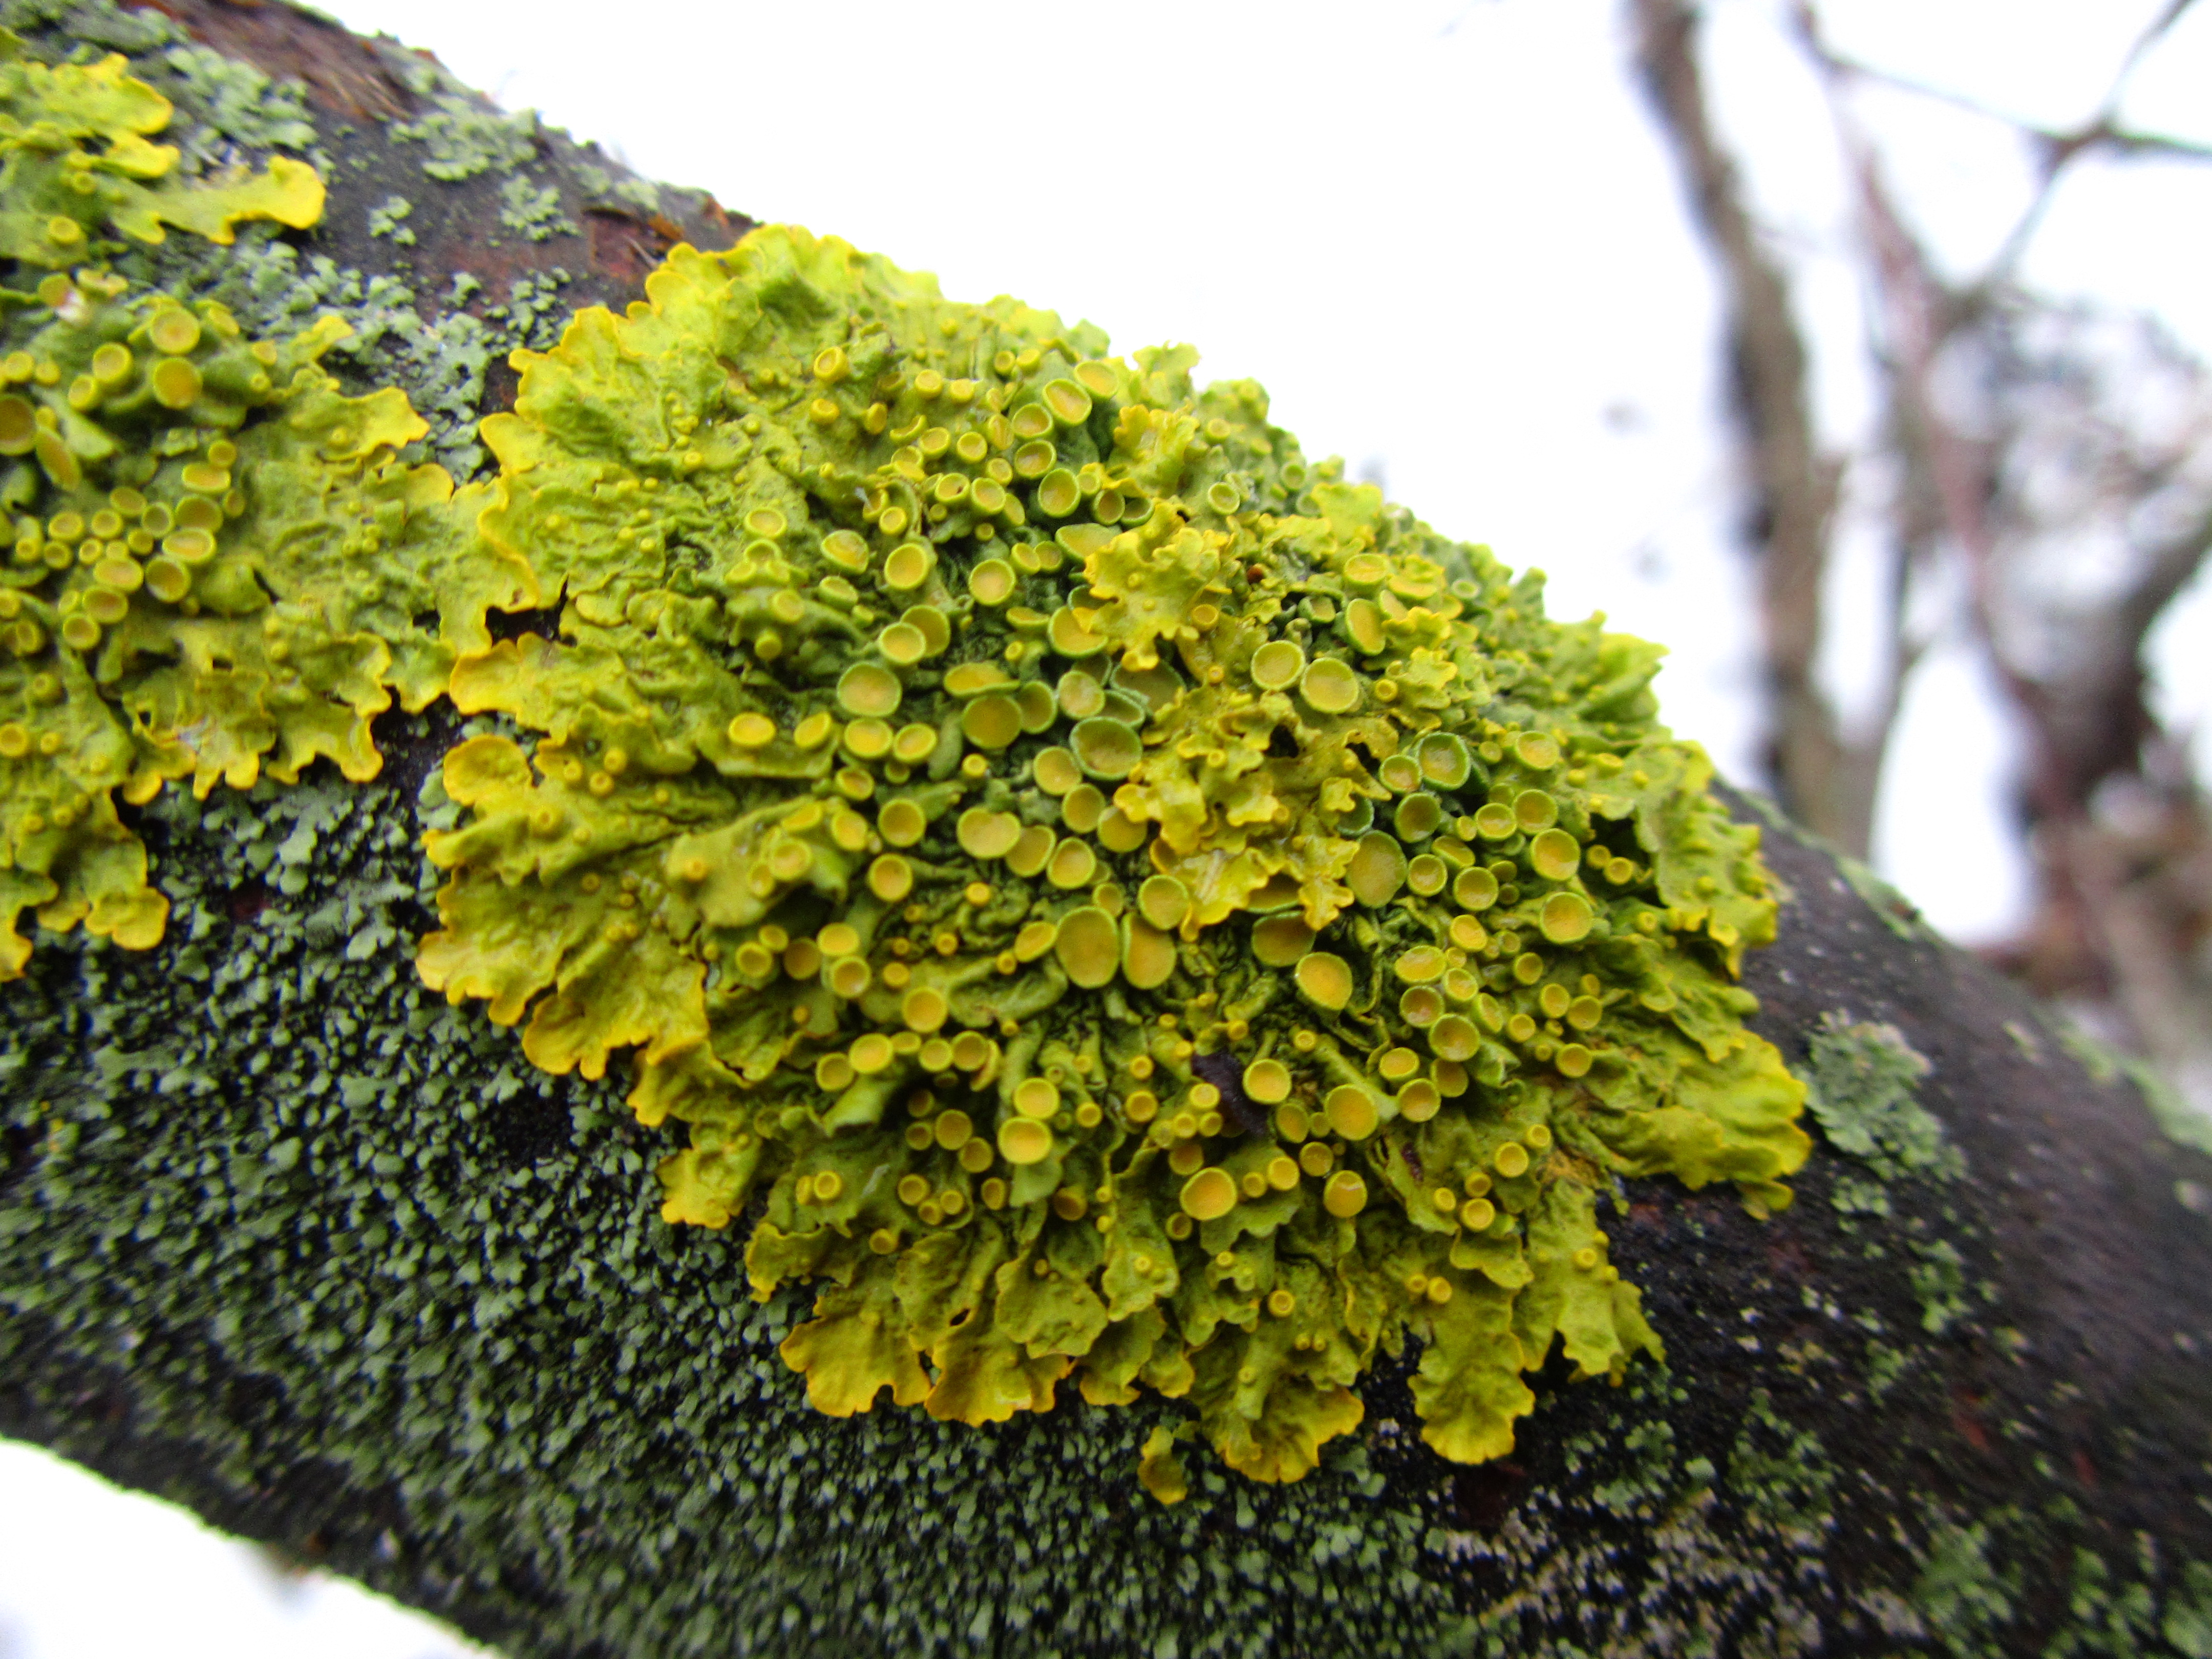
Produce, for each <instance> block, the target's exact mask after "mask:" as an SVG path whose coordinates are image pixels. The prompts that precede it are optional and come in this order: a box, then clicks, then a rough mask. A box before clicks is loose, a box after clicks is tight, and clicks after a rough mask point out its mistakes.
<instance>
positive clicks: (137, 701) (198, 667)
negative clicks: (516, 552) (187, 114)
mask: <svg viewBox="0 0 2212 1659" xmlns="http://www.w3.org/2000/svg"><path fill="white" fill-rule="evenodd" d="M15 50H16V46H15V40H14V37H12V36H9V35H7V34H6V33H4V31H0V110H4V111H5V112H6V113H7V115H8V117H9V120H11V121H12V123H13V125H6V124H5V123H0V204H5V208H6V210H5V211H4V212H0V228H4V235H5V236H8V237H13V238H14V240H0V257H4V258H8V259H10V260H13V261H15V262H17V264H19V265H21V264H30V265H37V264H42V263H49V262H51V259H52V257H53V256H54V254H55V251H56V250H63V251H66V252H70V253H72V254H74V255H76V256H77V257H80V258H88V259H89V260H91V261H93V263H88V264H82V265H79V266H77V267H76V270H74V271H73V272H71V271H62V270H50V271H48V272H46V274H45V275H44V276H37V277H35V279H34V280H33V281H31V282H30V283H28V289H29V291H28V292H24V293H20V294H16V295H14V296H13V298H12V301H11V303H10V304H9V306H8V307H6V310H5V314H4V319H0V507H4V509H5V511H6V513H8V515H9V530H10V531H11V532H12V535H11V536H10V537H9V540H10V541H11V542H12V548H11V550H10V551H9V553H8V554H7V555H6V556H4V557H0V979H5V978H11V977H13V976H15V975H17V974H19V973H21V971H22V969H23V966H24V963H25V962H26V961H27V959H28V957H29V952H30V943H29V941H28V939H26V938H25V937H24V936H23V935H22V934H21V933H20V932H19V931H18V928H17V923H18V921H19V918H20V916H21V913H22V912H23V911H24V910H25V909H31V910H33V912H34V914H35V915H36V919H37V921H39V923H40V925H41V926H44V927H48V928H54V929H63V928H68V927H75V926H76V925H78V924H80V923H82V925H84V926H86V927H89V928H90V929H91V930H92V931H93V932H94V933H100V934H103V935H106V936H107V937H110V938H112V939H114V940H115V941H116V942H118V944H121V945H127V946H131V947H134V948H145V947H148V946H150V945H154V944H155V943H156V942H158V941H159V939H161V936H162V933H163V930H164V927H165V926H166V921H167V913H168V902H167V900H166V899H165V898H164V897H163V896H161V892H160V891H159V890H158V889H157V888H155V887H153V886H150V885H149V884H148V882H147V879H146V876H147V866H146V854H145V849H144V848H143V845H142V844H141V843H140V842H139V841H138V839H137V836H135V835H134V834H133V833H132V832H131V829H129V828H127V827H126V826H125V824H124V823H123V822H122V821H121V820H120V819H119V818H118V815H117V812H116V807H115V797H116V795H117V794H118V793H120V794H121V796H122V797H123V799H125V800H126V801H129V802H132V803H143V802H144V801H146V800H148V799H151V798H152V796H153V795H154V794H155V793H156V792H157V791H159V790H160V789H161V788H162V787H163V786H164V785H165V784H167V782H169V781H173V780H182V779H189V780H190V781H191V784H192V787H194V789H195V790H196V791H197V792H198V793H201V794H203V795H204V794H205V793H207V791H208V790H209V789H210V788H211V787H213V786H214V785H215V784H216V782H217V781H225V782H228V783H229V784H231V785H234V786H236V787H246V786H247V785H250V784H252V782H253V781H255V779H256V778H257V777H258V776H259V775H260V774H261V772H262V770H263V769H264V765H265V766H266V768H267V769H268V770H270V772H272V773H273V774H275V775H276V776H278V777H280V778H283V779H285V780H288V781H289V780H291V779H294V778H296V777H297V776H298V775H299V773H300V770H301V768H302V767H304V766H305V765H307V763H309V762H311V761H313V760H314V759H315V758H317V757H330V758H331V759H333V760H335V761H336V762H337V764H338V765H339V767H340V769H342V770H343V772H344V773H345V774H346V775H348V776H349V777H353V778H363V777H367V776H369V775H372V774H374V771H375V770H376V768H377V763H378V761H377V755H376V751H375V750H374V746H373V745H372V744H370V741H369V735H368V722H369V720H371V719H372V718H373V717H374V715H375V714H377V713H379V712H380V711H381V710H382V709H383V708H386V707H387V706H388V705H389V704H390V703H392V702H393V701H394V699H395V696H396V697H397V698H398V699H399V700H401V701H404V702H405V703H406V705H407V706H408V707H410V708H421V707H422V706H423V705H424V704H425V703H427V702H428V701H429V700H430V699H431V698H433V697H435V696H438V695H440V694H441V692H442V691H443V690H444V689H445V682H446V677H447V672H448V671H450V669H451V667H452V665H453V660H454V659H455V657H456V656H457V655H459V653H461V652H463V651H465V650H468V649H471V648H474V647H478V646H481V645H483V644H484V643H488V639H487V637H486V636H485V635H484V634H483V611H484V608H485V607H486V605H509V604H513V603H517V602H520V599H521V597H522V596H523V595H524V594H525V593H526V575H525V573H523V572H521V570H520V567H517V566H515V565H513V563H512V562H510V561H506V560H503V559H502V558H501V556H498V555H496V554H495V553H493V552H492V551H491V550H489V548H488V547H486V546H484V545H483V544H482V543H480V542H478V541H477V538H476V537H475V535H474V532H473V528H472V524H471V520H472V519H473V515H474V513H475V512H476V511H477V506H478V505H479V504H477V503H475V502H471V501H459V502H457V501H455V500H454V498H453V489H452V485H451V483H450V481H449V480H447V478H446V477H445V475H444V474H443V473H441V472H439V471H437V470H436V469H435V468H414V469H410V468H407V467H404V466H402V465H399V464H398V460H397V459H396V458H397V454H398V451H399V449H400V448H401V447H404V445H406V444H407V443H409V442H410V441H412V440H413V439H415V438H416V437H419V436H420V435H422V432H423V431H424V429H425V428H424V425H423V422H422V421H421V420H420V419H419V418H418V417H416V415H415V414H414V412H413V411H412V410H410V409H409V407H408V405H407V400H406V398H405V397H404V395H403V394H402V393H400V392H397V391H385V392H378V393H376V394H374V396H372V397H368V398H346V397H344V396H343V395H341V394H340V393H339V392H338V391H337V387H336V384H335V382H333V381H332V380H331V378H330V377H329V376H328V375H327V374H325V373H324V372H323V371H322V370H321V369H320V368H319V367H318V362H319V358H320V357H321V356H322V355H323V354H324V353H325V351H327V350H328V349H329V348H330V347H331V345H333V344H334V343H337V341H338V340H340V339H343V337H345V335H346V332H347V330H346V328H345V325H343V323H341V322H340V321H338V320H337V319H336V318H325V319H322V320H320V321H319V322H318V323H316V324H315V325H313V326H312V327H310V328H308V329H307V330H306V331H304V332H302V333H301V334H300V335H298V336H296V337H292V338H289V339H284V340H263V339H253V338H250V337H248V336H247V335H246V331H244V330H242V329H241V328H240V325H239V324H238V322H237V321H236V319H234V317H233V316H232V315H231V313H229V312H228V311H227V310H226V309H225V308H224V307H222V306H220V305H217V304H214V303H212V302H200V303H197V304H187V303H185V302H184V301H180V300H179V299H177V298H175V297H173V296H172V295H167V294H162V293H158V292H152V291H147V290H143V289H140V290H137V291H134V290H133V289H131V285H130V284H129V283H127V282H126V281H125V279H124V278H122V277H121V276H118V275H116V274H114V273H113V271H112V270H109V269H106V267H105V265H104V264H101V263H99V262H100V261H101V260H103V259H105V258H108V257H111V256H112V255H113V254H114V253H115V252H118V250H119V248H120V247H121V246H122V245H121V244H119V243H116V242H113V241H111V240H106V236H105V234H104V233H105V231H106V229H107V228H109V226H110V223H111V222H112V223H113V224H114V225H116V226H119V227H120V228H123V229H124V230H125V232H126V233H127V234H131V235H134V236H137V237H139V238H141V239H143V240H160V239H161V236H162V234H164V233H163V231H162V228H161V226H162V224H163V223H168V224H173V225H182V226H185V227H188V228H196V229H197V230H198V232H199V233H200V234H204V235H207V236H210V237H211V238H215V239H216V240H228V238H229V227H230V225H231V222H233V221H234V220H235V219H237V218H240V217H242V216H263V217H273V218H278V219H281V220H283V222H286V223H306V222H312V221H313V218H314V216H315V215H316V214H318V213H319V211H320V209H321V204H322V185H321V184H320V182H319V180H317V179H315V178H314V176H313V170H312V169H309V168H306V167H304V165H303V164H300V163H286V164H284V165H283V166H281V167H280V166H277V165H276V164H272V166H271V168H270V171H269V172H268V173H263V174H256V175H250V176H248V177H246V179H242V180H238V181H234V182H230V183H226V184H207V185H201V184H191V183H184V182H176V183H168V182H163V181H162V175H163V174H164V173H167V171H168V170H169V168H170V167H173V164H174V162H175V159H176V152H175V151H174V150H173V149H168V148H167V147H165V146H160V145H153V144H149V143H146V142H145V140H144V138H143V134H145V133H147V132H153V131H160V129H161V126H162V125H165V124H166V123H167V119H168V113H169V106H168V105H167V101H166V100H163V99H161V97H160V96H159V95H158V94H155V92H154V91H153V90H152V89H151V88H148V87H147V86H145V85H144V84H143V82H137V81H134V80H131V78H130V77H128V76H125V75H124V74H123V72H122V65H123V60H122V59H121V58H109V59H106V60H104V61H103V62H101V63H100V64H92V65H88V66H85V65H62V66H60V67H58V68H52V67H49V66H47V65H44V64H34V63H24V62H20V61H8V60H9V58H10V55H11V54H12V53H13V52H14V51H15ZM126 162H127V164H128V165H127V166H126V165H125V163H126ZM118 168H119V169H121V171H119V172H118ZM303 174H304V182H303V179H302V175H303ZM149 181H151V182H149ZM156 185H158V186H159V188H158V189H156ZM53 191H59V192H60V195H59V196H58V197H56V198H55V200H56V203H58V204H59V206H58V207H56V206H55V203H47V202H46V195H47V194H50V193H52V192H53ZM149 203H151V204H154V206H158V207H159V209H160V212H159V214H158V215H155V216H152V217H149V214H152V213H153V207H150V206H149ZM41 204H45V205H44V206H42V205H41ZM72 204H74V205H72ZM46 207H55V211H54V212H53V213H52V214H51V215H49V216H48V219H47V220H45V221H39V222H36V223H33V220H34V219H35V217H36V212H42V211H45V210H46ZM62 207H67V208H69V209H70V212H74V213H76V217H70V214H69V213H65V212H62V211H61V210H60V208H62ZM34 210H35V211H34ZM27 216H29V217H27ZM27 224H29V225H31V230H27V229H25V226H26V225H27ZM32 230H36V231H37V234H35V235H33V234H31V232H32ZM280 417H281V418H280ZM424 617H428V618H430V619H432V620H434V621H435V629H433V627H431V626H430V625H429V623H427V622H425V621H423V620H420V619H422V618H424Z"/></svg>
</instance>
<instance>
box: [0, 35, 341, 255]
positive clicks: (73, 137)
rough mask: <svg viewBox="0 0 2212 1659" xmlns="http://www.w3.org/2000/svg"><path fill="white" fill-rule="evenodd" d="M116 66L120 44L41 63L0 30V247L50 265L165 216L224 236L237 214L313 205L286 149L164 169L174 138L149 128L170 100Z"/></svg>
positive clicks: (283, 213) (160, 229) (215, 237)
mask: <svg viewBox="0 0 2212 1659" xmlns="http://www.w3.org/2000/svg"><path fill="white" fill-rule="evenodd" d="M125 68H126V65H125V60H124V59H123V58H122V57H121V56H119V55H110V56H109V57H106V58H102V59H100V61H99V62H97V63H94V64H43V63H40V62H39V61H37V60H36V59H35V58H28V57H27V56H25V55H24V52H23V46H22V42H21V40H18V39H17V38H16V37H15V35H14V34H12V33H9V32H8V31H6V30H4V29H0V258H9V259H19V260H21V261H23V262H25V263H26V264H33V265H37V266H40V267H41V268H43V269H46V270H57V269H59V268H62V267H64V266H68V265H74V264H77V263H78V262H80V261H82V260H85V259H88V258H99V257H100V256H101V255H102V254H104V253H107V252H114V251H115V250H116V249H117V248H118V247H119V246H121V244H119V243H118V242H116V241H114V240H113V237H114V236H116V235H121V236H127V237H131V238H134V239H136V240H139V241H142V242H158V241H160V240H162V238H163V237H164V236H165V235H166V234H167V229H166V228H176V229H179V230H188V231H192V232H195V233H197V234H199V235H202V236H204V237H207V238H208V239H210V240H212V241H216V242H228V241H229V240H231V236H232V234H233V233H232V227H233V226H234V225H236V224H237V223H238V222H240V220H245V219H270V220H274V221H276V222H278V223H280V224H286V225H291V226H294V227H295V228H298V227H305V226H307V225H312V224H313V223H314V222H316V221H317V220H318V219H319V218H320V217H321V216H322V211H323V182H322V180H321V179H319V178H318V177H316V175H315V170H314V168H313V167H309V166H308V165H307V163H306V162H304V161H295V160H294V159H293V158H291V157H290V156H283V155H280V156H277V157H276V158H275V159H273V160H272V161H270V163H269V166H268V168H267V170H266V171H265V172H262V173H240V174H239V175H237V176H235V177H233V178H230V179H222V180H220V181H205V180H193V181H185V180H182V179H171V178H170V177H169V174H170V173H173V171H174V170H175V168H176V165H177V151H176V149H175V147H174V146H173V145H168V144H157V143H153V142H152V139H151V135H153V134H155V133H157V132H160V131H161V130H162V129H163V128H165V127H167V125H168V124H169V117H170V114H171V107H170V104H169V100H167V99H166V98H164V97H162V96H161V94H160V93H158V92H156V91H155V90H154V88H151V87H149V86H148V85H147V84H146V83H145V82H143V81H139V80H136V79H134V78H132V77H131V76H130V75H128V74H126V73H125ZM165 227H166V228H165Z"/></svg>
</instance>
